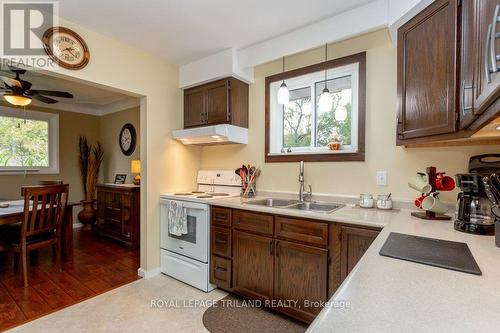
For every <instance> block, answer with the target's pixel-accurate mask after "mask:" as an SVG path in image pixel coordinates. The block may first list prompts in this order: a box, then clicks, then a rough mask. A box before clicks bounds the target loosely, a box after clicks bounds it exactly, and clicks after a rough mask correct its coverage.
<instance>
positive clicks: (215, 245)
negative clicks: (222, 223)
mask: <svg viewBox="0 0 500 333" xmlns="http://www.w3.org/2000/svg"><path fill="white" fill-rule="evenodd" d="M210 242H211V244H212V245H211V248H212V254H216V255H218V256H221V257H226V258H231V229H226V228H219V227H212V232H211V235H210Z"/></svg>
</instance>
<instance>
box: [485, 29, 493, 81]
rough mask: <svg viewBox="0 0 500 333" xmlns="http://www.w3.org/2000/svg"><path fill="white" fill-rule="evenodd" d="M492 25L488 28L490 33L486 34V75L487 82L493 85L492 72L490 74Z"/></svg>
mask: <svg viewBox="0 0 500 333" xmlns="http://www.w3.org/2000/svg"><path fill="white" fill-rule="evenodd" d="M491 30H492V27H491V24H490V25H489V26H488V32H487V33H486V43H485V45H484V74H485V75H486V76H485V77H486V82H487V83H491V72H490V57H489V52H490V41H491Z"/></svg>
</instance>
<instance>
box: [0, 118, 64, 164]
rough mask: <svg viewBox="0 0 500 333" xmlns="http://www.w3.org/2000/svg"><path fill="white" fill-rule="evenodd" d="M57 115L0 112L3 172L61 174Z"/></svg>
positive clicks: (0, 147) (0, 156)
mask: <svg viewBox="0 0 500 333" xmlns="http://www.w3.org/2000/svg"><path fill="white" fill-rule="evenodd" d="M58 133H59V119H58V115H57V114H51V113H45V112H37V111H25V110H22V109H10V108H5V109H2V110H0V172H8V173H17V172H23V173H24V172H33V173H57V172H59V161H58V150H59V142H58Z"/></svg>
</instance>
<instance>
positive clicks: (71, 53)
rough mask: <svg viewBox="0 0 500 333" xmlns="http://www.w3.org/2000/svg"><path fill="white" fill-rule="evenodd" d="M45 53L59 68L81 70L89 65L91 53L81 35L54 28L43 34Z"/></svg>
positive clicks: (68, 30)
mask: <svg viewBox="0 0 500 333" xmlns="http://www.w3.org/2000/svg"><path fill="white" fill-rule="evenodd" d="M43 46H44V48H45V53H47V55H48V56H49V57H50V58H51V59H52V60H54V61H55V62H56V63H57V64H58V65H59V66H61V67H63V68H66V69H81V68H83V67H85V66H86V65H87V63H88V62H89V59H90V52H89V48H88V46H87V44H86V43H85V41H84V40H83V38H82V37H80V35H78V34H77V33H76V32H74V31H73V30H70V29H68V28H64V27H53V28H50V29H48V30H47V31H45V33H44V34H43Z"/></svg>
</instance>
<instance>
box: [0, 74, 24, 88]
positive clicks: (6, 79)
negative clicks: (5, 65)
mask: <svg viewBox="0 0 500 333" xmlns="http://www.w3.org/2000/svg"><path fill="white" fill-rule="evenodd" d="M0 80H2V81H3V82H4V83H5V84H6V85H8V86H9V87H16V88H21V89H22V88H23V85H22V84H21V82H19V81H18V80H16V79H12V78H10V77H6V76H0Z"/></svg>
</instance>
